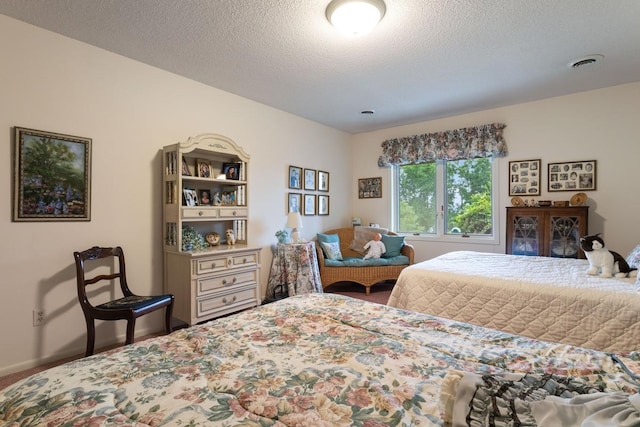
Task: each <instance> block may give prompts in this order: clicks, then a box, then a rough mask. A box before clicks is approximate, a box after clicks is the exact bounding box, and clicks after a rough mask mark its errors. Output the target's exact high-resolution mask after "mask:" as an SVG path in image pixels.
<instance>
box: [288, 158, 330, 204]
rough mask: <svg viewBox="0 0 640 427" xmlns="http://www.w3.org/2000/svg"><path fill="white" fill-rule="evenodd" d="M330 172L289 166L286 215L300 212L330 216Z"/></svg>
mask: <svg viewBox="0 0 640 427" xmlns="http://www.w3.org/2000/svg"><path fill="white" fill-rule="evenodd" d="M329 178H330V176H329V172H327V171H322V170H317V169H311V168H302V167H299V166H293V165H290V166H289V173H288V175H287V182H288V187H289V189H290V190H299V192H296V191H290V192H289V193H288V194H287V204H286V205H287V206H286V213H289V212H296V211H297V212H300V213H301V214H302V215H306V216H310V215H329V195H328V194H317V193H316V192H318V193H328V192H329Z"/></svg>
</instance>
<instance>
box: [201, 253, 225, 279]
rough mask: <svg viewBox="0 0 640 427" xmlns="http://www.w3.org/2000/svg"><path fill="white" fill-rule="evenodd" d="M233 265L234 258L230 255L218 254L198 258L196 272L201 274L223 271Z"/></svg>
mask: <svg viewBox="0 0 640 427" xmlns="http://www.w3.org/2000/svg"><path fill="white" fill-rule="evenodd" d="M232 265H233V260H232V259H231V257H228V256H222V255H221V256H216V257H207V258H202V259H198V260H196V271H195V274H196V275H197V276H200V275H202V274H208V273H215V272H222V271H225V270H227V269H228V268H230V267H231V266H232Z"/></svg>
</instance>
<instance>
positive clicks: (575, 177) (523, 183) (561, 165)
mask: <svg viewBox="0 0 640 427" xmlns="http://www.w3.org/2000/svg"><path fill="white" fill-rule="evenodd" d="M541 163H542V162H541V160H540V159H534V160H514V161H510V162H509V195H510V196H525V195H526V196H539V195H540V188H541V185H540V183H541V178H542V176H541ZM596 165H597V161H596V160H577V161H570V162H554V163H549V164H548V165H547V191H548V192H550V193H553V192H558V191H594V190H595V189H596Z"/></svg>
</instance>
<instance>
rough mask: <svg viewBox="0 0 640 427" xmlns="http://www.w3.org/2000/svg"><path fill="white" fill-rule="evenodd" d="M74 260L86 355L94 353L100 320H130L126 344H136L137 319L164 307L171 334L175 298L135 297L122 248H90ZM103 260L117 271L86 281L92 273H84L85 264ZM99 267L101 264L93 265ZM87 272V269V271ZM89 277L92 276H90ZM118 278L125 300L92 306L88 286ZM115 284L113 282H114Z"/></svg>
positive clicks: (167, 325)
mask: <svg viewBox="0 0 640 427" xmlns="http://www.w3.org/2000/svg"><path fill="white" fill-rule="evenodd" d="M73 257H74V258H75V261H76V275H77V280H78V299H79V300H80V306H81V307H82V311H83V312H84V317H85V319H86V321H87V351H86V353H85V356H91V355H92V354H93V347H94V344H95V338H96V328H95V319H100V320H126V321H127V341H126V343H127V344H131V343H133V338H134V333H135V328H136V319H137V318H138V317H140V316H144V315H145V314H148V313H151V312H152V311H155V310H159V309H161V308H162V307H166V313H165V330H166V332H167V334H168V333H170V332H171V315H172V311H173V300H174V296H173V295H171V294H167V295H156V296H139V295H135V294H134V293H133V292H131V290H129V286H128V285H127V276H126V270H125V262H124V253H123V251H122V248H121V247H120V246H118V247H115V248H102V247H98V246H94V247H93V248H91V249H87V250H85V251H82V252H74V253H73ZM108 258H112V259H113V260H115V259H117V260H118V265H117V266H115V265H113V264H114V263H113V261H112V262H111V263H109V264H105V261H107V262H108V261H109V260H108ZM99 260H103V262H102V263H101V265H108V266H110V268H111V271H116V268H117V271H116V272H114V273H111V274H99V275H94V276H93V277H91V278H87V277H86V276H85V274H87V273H89V271H90V270H89V271H86V270H85V263H86V261H99ZM92 264H96V265H97V264H98V263H92ZM87 270H88V269H87ZM89 274H90V273H89ZM115 279H119V281H120V288H121V289H122V294H123V297H122V298H119V299H116V300H113V301H109V302H106V303H103V304H99V305H95V306H94V305H92V304H91V303H90V302H89V298H88V297H87V289H86V288H87V286H89V285H93V284H95V283H98V282H102V281H106V282H113V281H114V280H115ZM112 284H113V283H112Z"/></svg>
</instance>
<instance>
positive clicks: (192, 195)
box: [182, 188, 198, 206]
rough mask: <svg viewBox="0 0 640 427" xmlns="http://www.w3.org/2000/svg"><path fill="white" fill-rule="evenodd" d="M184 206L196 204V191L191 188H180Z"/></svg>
mask: <svg viewBox="0 0 640 427" xmlns="http://www.w3.org/2000/svg"><path fill="white" fill-rule="evenodd" d="M182 194H183V196H184V205H185V206H198V193H196V190H194V189H192V188H185V189H184V190H182Z"/></svg>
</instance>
